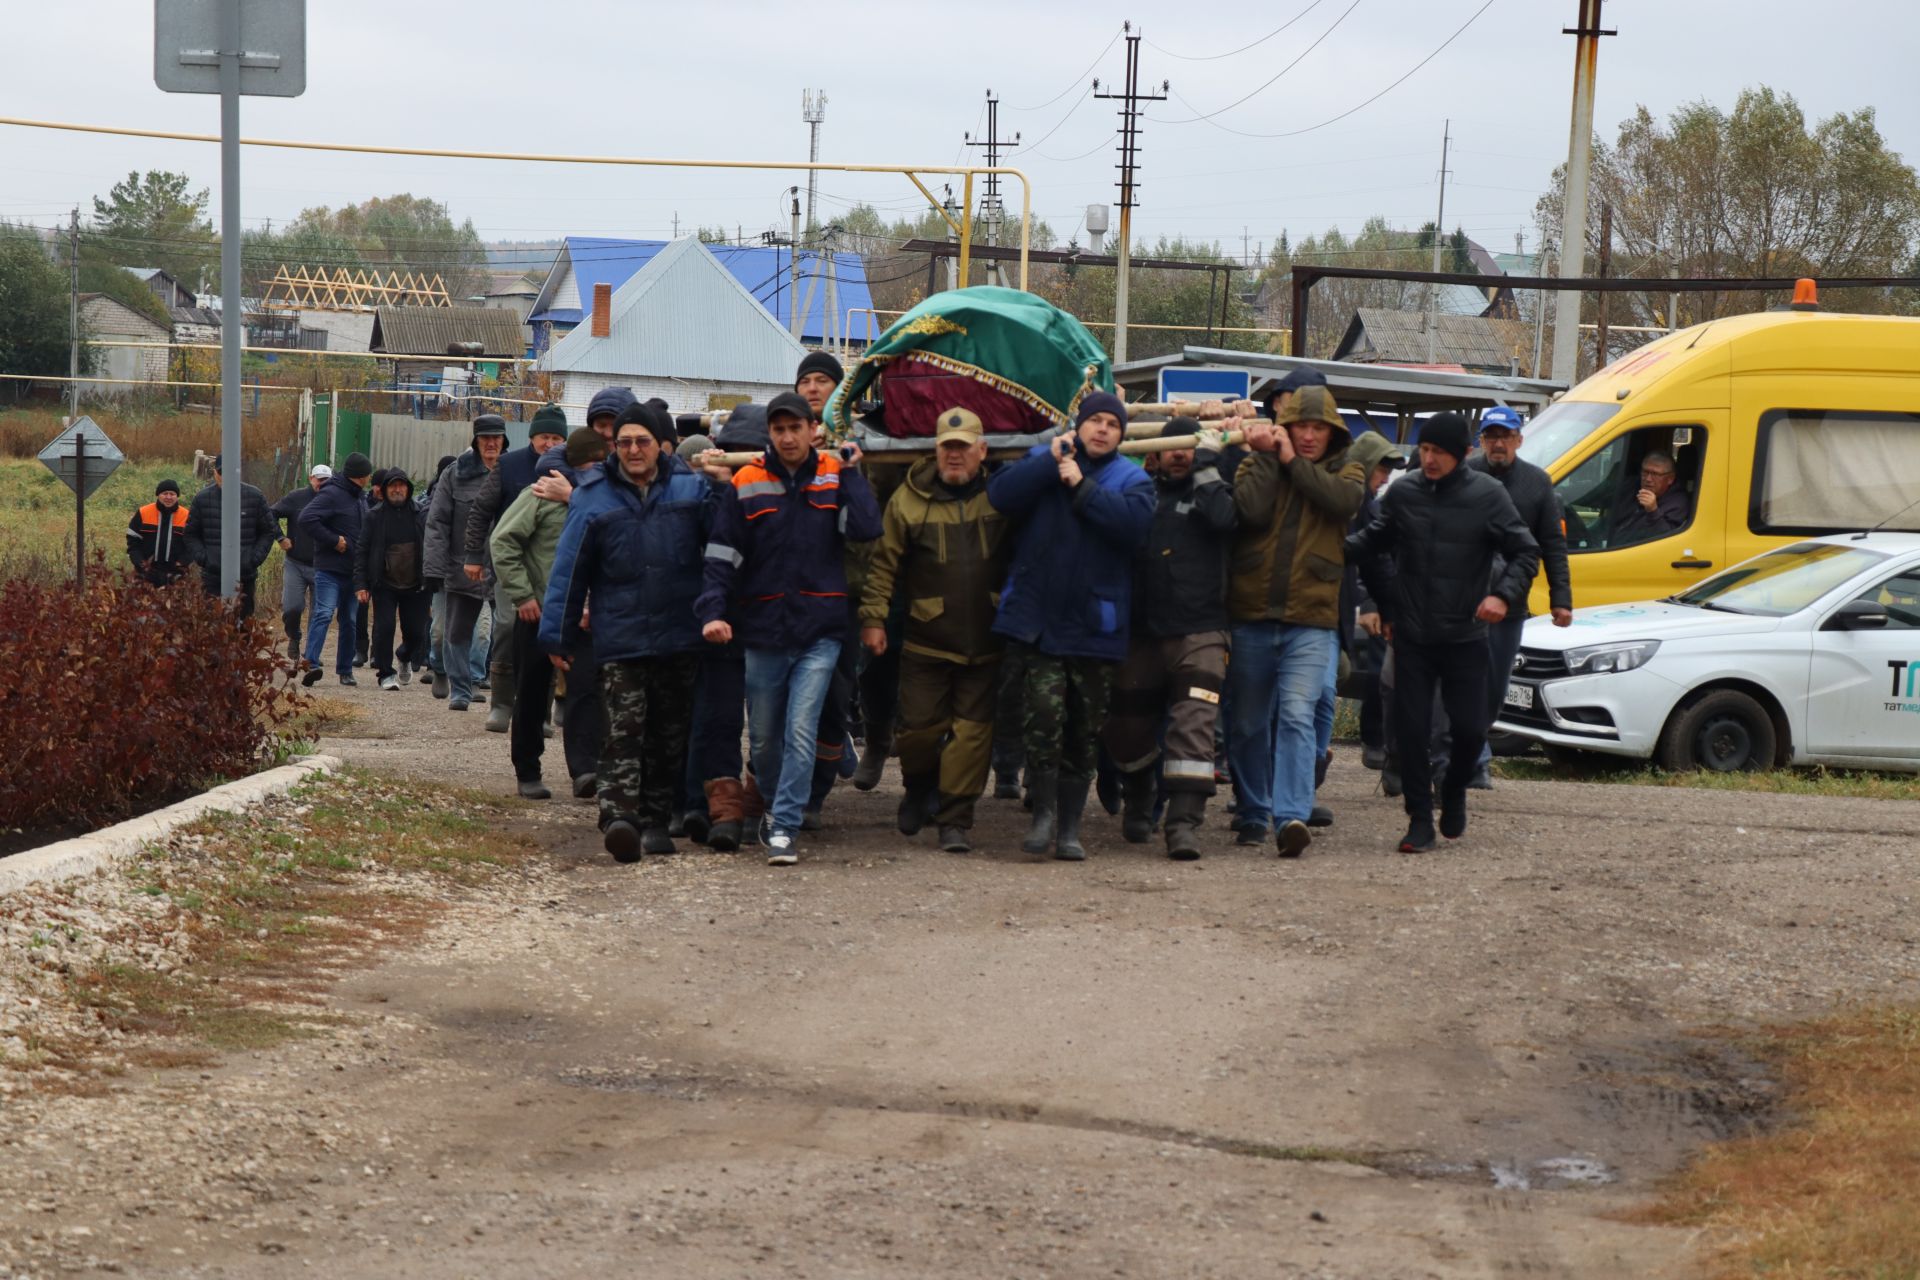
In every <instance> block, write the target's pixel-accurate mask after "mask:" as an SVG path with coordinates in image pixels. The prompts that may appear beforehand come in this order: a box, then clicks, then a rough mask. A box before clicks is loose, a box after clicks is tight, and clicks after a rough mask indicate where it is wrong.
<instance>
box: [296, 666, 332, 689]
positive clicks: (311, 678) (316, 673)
mask: <svg viewBox="0 0 1920 1280" xmlns="http://www.w3.org/2000/svg"><path fill="white" fill-rule="evenodd" d="M325 674H326V673H325V672H324V671H322V670H320V668H318V667H308V668H307V669H306V670H305V671H304V672H302V673H301V675H300V683H301V684H303V685H305V686H306V687H307V688H309V689H311V688H313V686H315V685H317V684H319V683H320V677H321V676H323V675H325Z"/></svg>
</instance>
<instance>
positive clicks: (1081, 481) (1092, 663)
mask: <svg viewBox="0 0 1920 1280" xmlns="http://www.w3.org/2000/svg"><path fill="white" fill-rule="evenodd" d="M1126 433H1127V407H1126V405H1125V404H1123V403H1121V401H1120V398H1119V397H1118V396H1114V395H1110V394H1108V393H1107V392H1104V391H1096V392H1093V393H1092V394H1090V395H1088V396H1087V397H1086V398H1085V399H1083V400H1082V401H1081V402H1080V409H1079V412H1078V413H1077V414H1076V415H1075V430H1074V434H1073V435H1070V436H1068V435H1062V436H1057V437H1055V438H1054V440H1053V441H1052V442H1051V443H1050V444H1047V445H1039V446H1036V447H1035V448H1034V449H1033V450H1032V451H1031V452H1030V453H1028V454H1027V456H1026V457H1024V458H1022V459H1021V460H1020V461H1018V462H1016V463H1014V464H1012V465H1011V466H1008V467H1004V468H1002V469H1001V470H1000V471H999V472H997V473H995V475H994V476H993V478H992V479H990V480H988V481H987V499H988V501H990V502H991V503H993V506H994V509H995V510H997V511H999V512H1001V513H1002V514H1003V515H1006V516H1010V517H1012V518H1013V519H1015V520H1019V521H1021V522H1022V524H1021V529H1020V534H1019V541H1018V544H1017V545H1016V546H1015V548H1014V553H1013V568H1012V569H1011V570H1010V571H1009V572H1008V574H1007V585H1006V589H1005V590H1004V591H1002V592H1001V593H1000V616H999V618H998V619H996V620H995V622H994V624H993V629H994V631H996V632H997V633H999V634H1000V635H1003V636H1005V637H1007V639H1009V640H1011V641H1012V642H1013V644H1012V646H1011V647H1012V649H1013V651H1014V653H1015V655H1016V657H1017V659H1018V660H1019V661H1020V662H1021V663H1022V667H1023V669H1024V671H1025V673H1026V675H1025V681H1026V707H1027V713H1026V715H1027V722H1026V732H1025V738H1026V751H1027V787H1028V792H1029V794H1030V795H1031V796H1032V799H1033V825H1032V827H1031V828H1030V829H1029V830H1028V831H1027V838H1026V839H1025V840H1024V841H1022V842H1021V845H1020V847H1021V848H1022V849H1024V850H1025V851H1026V852H1028V853H1045V852H1046V851H1047V848H1048V846H1049V845H1052V846H1053V849H1054V857H1056V858H1060V859H1063V860H1065V861H1068V862H1079V861H1081V860H1082V859H1084V858H1085V857H1086V856H1087V851H1086V848H1085V847H1084V846H1083V845H1082V844H1081V843H1080V815H1081V814H1082V813H1083V812H1084V811H1085V810H1086V806H1087V787H1088V786H1089V784H1091V783H1092V781H1093V773H1094V766H1095V764H1096V762H1097V748H1098V744H1099V735H1100V729H1101V726H1102V725H1103V724H1104V723H1105V721H1106V718H1107V705H1108V702H1109V701H1110V699H1111V696H1112V692H1113V673H1114V669H1115V668H1116V667H1117V666H1118V665H1119V663H1120V661H1121V659H1123V658H1125V657H1126V656H1127V617H1128V614H1129V613H1130V612H1131V611H1132V592H1133V555H1134V552H1135V550H1136V549H1137V548H1138V547H1139V546H1140V544H1141V543H1142V542H1143V541H1144V540H1145V538H1146V536H1147V530H1148V528H1149V527H1150V526H1151V525H1152V523H1153V507H1154V495H1153V482H1152V481H1151V480H1149V479H1148V478H1147V473H1146V472H1145V471H1142V470H1141V469H1140V468H1139V467H1137V466H1135V465H1134V464H1133V463H1131V462H1129V461H1127V460H1126V459H1125V458H1122V457H1121V456H1120V453H1119V449H1120V442H1121V441H1122V440H1123V439H1125V437H1126ZM1056 825H1057V828H1058V834H1059V838H1058V840H1057V841H1056V840H1055V829H1056Z"/></svg>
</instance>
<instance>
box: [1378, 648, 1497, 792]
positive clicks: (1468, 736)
mask: <svg viewBox="0 0 1920 1280" xmlns="http://www.w3.org/2000/svg"><path fill="white" fill-rule="evenodd" d="M1393 667H1394V673H1393V674H1394V696H1393V719H1394V727H1395V729H1396V730H1397V734H1396V736H1397V737H1398V738H1399V740H1400V781H1401V785H1402V786H1403V787H1404V788H1405V800H1406V808H1407V816H1408V817H1410V818H1417V819H1425V820H1429V821H1431V820H1432V817H1433V766H1432V764H1431V762H1430V761H1429V760H1428V757H1427V750H1428V747H1429V744H1430V743H1431V741H1432V738H1433V703H1434V691H1435V689H1436V688H1437V689H1438V690H1439V695H1440V705H1441V707H1442V708H1443V709H1444V710H1445V712H1446V716H1447V720H1448V722H1449V725H1450V728H1451V730H1452V736H1453V741H1452V743H1451V745H1450V748H1449V750H1448V753H1447V772H1446V777H1445V778H1444V779H1443V780H1442V782H1441V790H1442V792H1443V793H1445V794H1452V793H1456V792H1464V791H1465V790H1466V787H1467V782H1468V781H1469V780H1470V779H1471V778H1472V777H1473V773H1474V770H1475V769H1476V768H1477V767H1478V766H1479V762H1480V747H1481V744H1483V743H1484V742H1485V741H1486V740H1487V642H1486V639H1485V638H1484V637H1483V638H1481V639H1478V640H1466V641H1461V642H1459V643H1457V644H1422V643H1420V642H1418V641H1414V640H1407V639H1396V640H1395V641H1394V643H1393Z"/></svg>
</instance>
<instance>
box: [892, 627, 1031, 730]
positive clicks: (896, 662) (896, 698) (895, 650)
mask: <svg viewBox="0 0 1920 1280" xmlns="http://www.w3.org/2000/svg"><path fill="white" fill-rule="evenodd" d="M998 678H999V677H998V673H996V675H995V679H996V680H997V679H998ZM899 714H900V628H898V627H896V626H889V627H888V628H887V651H886V652H885V653H883V654H881V655H880V656H879V657H877V658H876V657H874V656H873V655H872V654H868V655H866V661H865V664H864V665H863V666H862V667H861V668H860V727H861V729H862V730H863V731H864V732H863V733H862V735H861V736H862V737H864V738H865V739H866V740H867V741H869V742H871V741H873V740H874V739H875V738H879V739H881V740H882V741H885V740H886V739H887V738H888V736H889V735H890V734H892V732H893V729H894V721H895V719H896V718H897V717H898V716H899Z"/></svg>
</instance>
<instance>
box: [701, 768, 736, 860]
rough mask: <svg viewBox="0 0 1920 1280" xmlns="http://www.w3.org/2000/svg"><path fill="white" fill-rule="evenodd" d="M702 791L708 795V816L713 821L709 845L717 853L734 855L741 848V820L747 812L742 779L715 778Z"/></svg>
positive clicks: (709, 830)
mask: <svg viewBox="0 0 1920 1280" xmlns="http://www.w3.org/2000/svg"><path fill="white" fill-rule="evenodd" d="M702 790H704V791H705V792H706V793H707V816H708V817H710V818H712V819H713V825H712V826H711V827H710V828H709V829H708V831H707V844H708V846H709V847H710V848H711V849H712V850H713V851H714V852H715V853H732V852H733V851H734V850H735V849H738V848H739V847H740V819H741V816H742V814H743V813H744V812H745V807H744V798H745V797H744V793H743V792H742V789H741V786H740V779H738V778H715V779H713V780H712V781H710V782H708V783H706V784H705V785H704V786H703V787H702Z"/></svg>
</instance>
